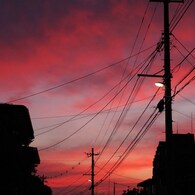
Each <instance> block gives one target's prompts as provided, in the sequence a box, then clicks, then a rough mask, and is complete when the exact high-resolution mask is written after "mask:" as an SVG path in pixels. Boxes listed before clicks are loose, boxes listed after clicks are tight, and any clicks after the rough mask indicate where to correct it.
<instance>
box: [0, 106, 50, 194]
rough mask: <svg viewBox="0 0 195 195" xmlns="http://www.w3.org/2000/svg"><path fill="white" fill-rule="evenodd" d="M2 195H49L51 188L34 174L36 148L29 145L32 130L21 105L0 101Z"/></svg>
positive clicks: (29, 120) (0, 184) (26, 113)
mask: <svg viewBox="0 0 195 195" xmlns="http://www.w3.org/2000/svg"><path fill="white" fill-rule="evenodd" d="M0 132H1V142H0V149H1V160H0V167H1V182H0V194H1V195H51V194H52V192H51V189H50V188H49V187H48V186H46V185H44V181H43V180H42V179H41V178H40V177H38V176H36V167H37V166H38V164H40V158H39V154H38V150H37V148H35V147H30V146H29V144H30V143H31V142H32V141H33V139H34V131H33V127H32V123H31V119H30V115H29V111H28V109H27V108H26V107H25V106H23V105H11V104H0Z"/></svg>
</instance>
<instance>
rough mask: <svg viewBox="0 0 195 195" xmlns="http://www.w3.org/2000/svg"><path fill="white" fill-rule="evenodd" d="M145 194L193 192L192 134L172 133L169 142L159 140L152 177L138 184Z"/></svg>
mask: <svg viewBox="0 0 195 195" xmlns="http://www.w3.org/2000/svg"><path fill="white" fill-rule="evenodd" d="M138 187H142V188H143V189H144V191H145V194H146V195H166V194H167V191H168V190H171V192H172V195H194V194H195V142H194V135H193V134H173V135H172V139H171V144H170V145H169V146H168V145H167V142H159V145H158V147H157V150H156V154H155V157H154V161H153V177H152V179H147V180H145V181H143V182H141V183H139V184H138Z"/></svg>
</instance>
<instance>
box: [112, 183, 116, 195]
mask: <svg viewBox="0 0 195 195" xmlns="http://www.w3.org/2000/svg"><path fill="white" fill-rule="evenodd" d="M115 193H116V182H114V189H113V195H115Z"/></svg>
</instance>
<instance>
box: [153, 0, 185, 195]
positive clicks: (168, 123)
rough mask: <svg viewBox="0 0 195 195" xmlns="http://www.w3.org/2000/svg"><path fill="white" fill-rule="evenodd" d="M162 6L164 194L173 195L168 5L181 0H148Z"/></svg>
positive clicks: (181, 0)
mask: <svg viewBox="0 0 195 195" xmlns="http://www.w3.org/2000/svg"><path fill="white" fill-rule="evenodd" d="M150 1H151V2H163V4H164V77H163V78H164V84H165V97H164V99H165V132H166V146H167V158H166V194H167V195H173V183H174V181H173V174H172V165H171V163H172V134H173V128H172V95H171V78H172V74H171V64H170V29H169V3H171V2H180V3H181V2H183V0H150Z"/></svg>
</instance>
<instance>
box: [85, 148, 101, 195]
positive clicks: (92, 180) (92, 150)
mask: <svg viewBox="0 0 195 195" xmlns="http://www.w3.org/2000/svg"><path fill="white" fill-rule="evenodd" d="M97 155H99V154H95V153H94V148H92V149H91V153H87V156H88V157H91V174H90V175H91V187H90V188H89V189H90V190H91V195H94V188H95V179H94V178H95V163H94V156H97ZM85 175H88V174H85Z"/></svg>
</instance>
